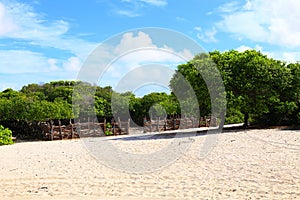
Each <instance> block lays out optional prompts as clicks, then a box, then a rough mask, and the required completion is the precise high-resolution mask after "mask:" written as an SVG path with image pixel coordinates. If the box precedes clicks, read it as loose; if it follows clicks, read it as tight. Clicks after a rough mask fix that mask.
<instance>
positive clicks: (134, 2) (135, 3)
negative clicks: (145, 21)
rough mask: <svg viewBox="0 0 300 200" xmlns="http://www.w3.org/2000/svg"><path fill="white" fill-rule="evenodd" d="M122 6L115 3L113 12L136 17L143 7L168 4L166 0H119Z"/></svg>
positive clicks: (139, 14)
mask: <svg viewBox="0 0 300 200" xmlns="http://www.w3.org/2000/svg"><path fill="white" fill-rule="evenodd" d="M121 3H123V4H122V8H121V6H119V5H115V7H117V9H116V8H115V9H114V10H113V12H114V13H115V14H118V15H122V16H126V17H138V16H141V15H142V13H143V12H142V11H143V9H144V8H146V7H149V6H155V7H164V6H166V5H167V4H168V2H167V0H121Z"/></svg>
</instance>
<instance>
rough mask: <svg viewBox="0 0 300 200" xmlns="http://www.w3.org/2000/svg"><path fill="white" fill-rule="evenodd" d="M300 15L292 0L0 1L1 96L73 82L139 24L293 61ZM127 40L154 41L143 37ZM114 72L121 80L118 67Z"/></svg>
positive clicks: (299, 44) (299, 54)
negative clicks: (91, 59)
mask: <svg viewBox="0 0 300 200" xmlns="http://www.w3.org/2000/svg"><path fill="white" fill-rule="evenodd" d="M299 10H300V1H296V0H285V1H283V0H272V1H271V0H240V1H237V0H236V1H234V0H233V1H231V0H229V1H225V0H213V1H210V0H189V1H175V0H85V1H73V0H72V1H71V0H23V1H19V0H0V91H2V90H4V89H6V88H13V89H16V90H19V89H21V87H22V86H23V85H26V84H28V83H43V82H49V81H52V80H66V79H68V80H75V79H76V77H77V75H78V72H79V70H80V68H81V66H82V64H83V63H84V61H85V60H86V59H87V56H88V55H89V54H90V53H91V52H92V51H93V50H94V49H95V48H96V47H97V46H98V45H99V44H101V43H103V41H105V40H106V39H108V38H110V37H112V36H114V35H116V34H119V33H121V32H124V31H128V30H131V29H136V28H143V27H160V28H167V29H172V30H175V31H178V32H180V33H182V34H185V35H186V36H188V37H190V38H191V39H193V40H195V41H196V42H197V43H198V44H199V45H201V46H202V47H203V48H204V49H205V51H213V50H220V51H226V50H230V49H236V50H239V51H243V50H246V49H257V50H260V51H262V52H263V53H265V54H267V55H268V56H269V57H273V58H276V59H282V60H285V61H287V62H296V61H299V60H300V21H299V20H298V19H300V12H299ZM126 39H128V40H130V41H134V42H141V41H142V42H145V40H147V41H148V42H149V44H152V42H153V41H152V38H151V36H150V35H147V34H133V35H127V36H126V37H125V35H124V37H123V40H126ZM125 43H126V41H125ZM153 45H156V44H153ZM161 45H163V44H161ZM125 60H126V59H125ZM164 61H166V60H164ZM107 73H108V76H114V75H115V74H114V73H117V71H116V70H113V69H111V70H108V72H107ZM109 73H111V74H109ZM118 73H120V74H119V77H122V76H123V75H124V74H123V71H122V68H120V69H118ZM124 73H125V71H124ZM108 79H109V78H108ZM103 84H105V83H101V81H100V83H99V85H103ZM110 84H113V83H110Z"/></svg>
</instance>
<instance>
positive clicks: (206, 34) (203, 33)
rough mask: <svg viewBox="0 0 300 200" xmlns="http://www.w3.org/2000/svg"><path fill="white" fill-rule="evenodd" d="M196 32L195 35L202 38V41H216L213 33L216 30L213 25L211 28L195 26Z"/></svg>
mask: <svg viewBox="0 0 300 200" xmlns="http://www.w3.org/2000/svg"><path fill="white" fill-rule="evenodd" d="M194 30H196V31H197V32H198V33H197V37H198V38H199V39H200V40H202V41H203V42H207V43H209V42H214V43H215V42H218V40H217V39H216V37H215V35H216V34H217V30H216V28H215V27H213V28H212V29H211V30H203V29H202V28H201V27H199V26H197V27H195V28H194Z"/></svg>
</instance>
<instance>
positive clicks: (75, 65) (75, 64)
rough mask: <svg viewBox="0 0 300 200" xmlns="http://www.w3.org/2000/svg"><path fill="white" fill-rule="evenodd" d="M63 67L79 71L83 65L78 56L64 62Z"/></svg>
mask: <svg viewBox="0 0 300 200" xmlns="http://www.w3.org/2000/svg"><path fill="white" fill-rule="evenodd" d="M63 67H64V69H65V70H67V71H71V72H78V71H79V70H80V67H81V61H80V59H79V58H78V57H70V58H69V59H68V61H67V62H65V63H64V64H63Z"/></svg>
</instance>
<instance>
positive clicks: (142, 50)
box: [100, 31, 194, 88]
mask: <svg viewBox="0 0 300 200" xmlns="http://www.w3.org/2000/svg"><path fill="white" fill-rule="evenodd" d="M160 46H162V47H158V45H156V44H154V43H153V41H152V39H151V37H150V35H148V34H146V33H144V32H141V31H140V32H138V33H137V34H136V35H134V34H133V33H132V32H129V33H125V34H124V35H123V36H122V38H121V39H120V42H119V44H118V45H116V48H109V49H110V50H109V51H112V52H111V54H113V55H116V56H119V57H117V59H115V60H114V62H113V63H111V65H110V66H109V68H108V69H107V70H106V72H105V73H104V74H103V76H102V77H101V80H100V85H111V86H112V87H113V88H114V87H115V86H116V85H117V84H118V83H119V81H120V80H122V78H123V77H125V76H127V74H128V73H132V71H134V70H135V69H137V68H140V67H142V68H143V67H147V66H156V67H157V68H156V71H155V73H154V71H151V70H150V71H151V73H149V70H145V71H144V70H137V71H134V73H135V74H131V75H130V77H131V79H130V80H128V83H130V85H134V84H135V83H136V84H138V83H140V82H142V80H144V79H145V77H147V80H148V79H152V80H153V82H155V81H156V80H157V78H161V77H164V78H165V79H169V78H168V77H166V76H164V75H166V74H164V73H163V72H162V73H161V72H160V71H159V68H160V67H161V69H162V70H165V68H169V69H172V70H174V69H175V68H176V66H177V65H178V64H181V63H185V62H186V61H187V60H191V59H192V58H193V57H194V55H193V54H192V53H191V51H190V50H189V49H182V50H181V51H175V50H173V49H172V48H170V47H168V46H167V45H165V44H160ZM112 49H114V50H112ZM157 70H158V71H157ZM132 77H134V78H132ZM165 81H169V80H165Z"/></svg>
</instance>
